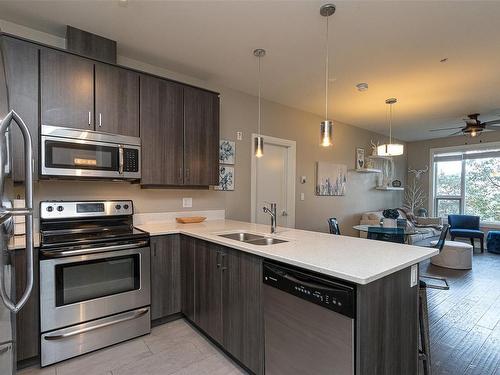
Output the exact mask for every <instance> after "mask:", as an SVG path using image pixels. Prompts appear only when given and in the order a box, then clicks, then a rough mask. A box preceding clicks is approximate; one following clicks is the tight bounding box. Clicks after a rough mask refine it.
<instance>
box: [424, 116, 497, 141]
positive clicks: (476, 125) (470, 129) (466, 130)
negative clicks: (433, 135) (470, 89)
mask: <svg viewBox="0 0 500 375" xmlns="http://www.w3.org/2000/svg"><path fill="white" fill-rule="evenodd" d="M467 117H468V118H466V119H464V121H465V126H454V127H451V128H440V129H432V130H429V131H431V132H440V131H444V130H455V129H460V130H459V131H457V132H455V133H452V134H450V136H451V135H458V134H463V135H470V136H471V137H475V136H476V135H478V134H480V133H481V132H483V131H484V130H500V119H498V120H492V121H485V122H482V121H480V120H479V119H478V117H479V113H473V114H470V115H467Z"/></svg>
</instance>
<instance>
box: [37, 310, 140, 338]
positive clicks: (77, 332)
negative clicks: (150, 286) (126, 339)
mask: <svg viewBox="0 0 500 375" xmlns="http://www.w3.org/2000/svg"><path fill="white" fill-rule="evenodd" d="M148 311H149V308H147V307H146V308H144V309H140V310H137V311H133V312H131V313H129V314H127V315H124V316H122V317H120V318H118V319H115V320H112V321H110V322H106V323H101V324H97V325H95V326H91V327H87V328H81V329H77V330H74V331H71V332H66V333H61V334H56V335H50V336H45V337H44V339H45V340H47V341H55V340H62V339H66V338H68V337H72V336H76V335H80V334H82V333H87V332H91V331H95V330H96V329H101V328H105V327H109V326H112V325H115V324H118V323H123V322H127V321H129V320H134V319H137V318H140V317H141V316H143V315H146V314H147V313H148Z"/></svg>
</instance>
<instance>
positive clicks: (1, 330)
mask: <svg viewBox="0 0 500 375" xmlns="http://www.w3.org/2000/svg"><path fill="white" fill-rule="evenodd" d="M3 43H4V42H3V37H2V36H1V30H0V198H1V202H0V375H11V374H15V361H16V353H15V348H16V324H15V323H16V314H17V313H18V312H19V310H21V308H22V307H23V306H24V304H25V303H26V301H27V300H28V298H29V296H30V294H31V289H32V287H33V154H32V150H33V148H32V139H31V135H30V133H29V130H28V128H27V127H26V124H25V123H24V122H23V120H22V119H21V117H20V116H19V115H18V114H17V113H16V112H15V109H12V108H10V106H9V90H8V84H9V82H8V81H7V78H6V77H7V76H6V64H7V63H12V64H15V61H11V62H10V61H9V62H7V61H6V56H5V53H4V51H5V49H4V45H3ZM15 127H17V128H19V130H20V132H21V134H22V138H23V139H24V161H25V184H24V190H25V191H24V199H25V201H26V207H24V208H15V209H14V208H12V206H13V205H12V200H13V199H14V187H13V183H12V179H11V178H10V174H11V172H12V170H11V166H12V160H10V159H11V157H12V153H11V152H9V147H10V146H11V145H12V144H11V142H10V136H11V134H12V131H13V129H14V128H15ZM16 147H23V146H22V145H16ZM15 216H25V218H26V220H25V222H26V224H25V225H26V235H25V237H26V250H25V251H26V260H27V261H26V264H25V265H22V267H26V286H25V290H24V291H22V292H21V294H20V295H18V296H16V295H15V289H16V288H15V285H16V283H15V277H16V270H15V267H14V266H13V258H14V257H13V251H12V249H10V248H9V244H10V241H11V239H12V237H13V233H14V231H13V218H14V217H15ZM16 266H17V265H16Z"/></svg>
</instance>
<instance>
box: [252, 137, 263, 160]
mask: <svg viewBox="0 0 500 375" xmlns="http://www.w3.org/2000/svg"><path fill="white" fill-rule="evenodd" d="M254 145H255V147H254V148H255V157H257V158H261V157H262V156H263V155H264V138H263V137H261V136H260V135H259V136H257V137H256V138H255V140H254Z"/></svg>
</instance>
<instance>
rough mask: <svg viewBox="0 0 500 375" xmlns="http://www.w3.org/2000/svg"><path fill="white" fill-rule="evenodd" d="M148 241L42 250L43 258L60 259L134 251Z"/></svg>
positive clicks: (145, 244)
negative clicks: (63, 249)
mask: <svg viewBox="0 0 500 375" xmlns="http://www.w3.org/2000/svg"><path fill="white" fill-rule="evenodd" d="M147 244H148V241H138V242H134V243H133V244H126V245H112V246H102V247H95V248H91V249H80V250H68V251H54V252H52V251H50V250H49V251H47V250H42V254H43V256H45V257H47V258H61V257H69V256H73V255H86V254H94V253H104V252H108V251H115V250H126V249H134V248H138V247H143V246H147Z"/></svg>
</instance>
